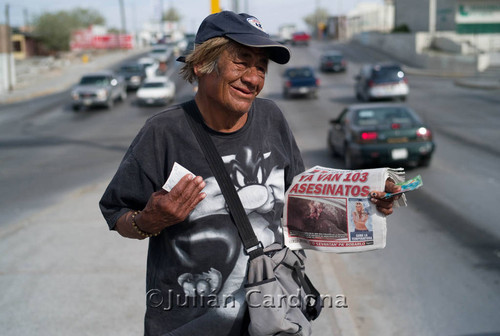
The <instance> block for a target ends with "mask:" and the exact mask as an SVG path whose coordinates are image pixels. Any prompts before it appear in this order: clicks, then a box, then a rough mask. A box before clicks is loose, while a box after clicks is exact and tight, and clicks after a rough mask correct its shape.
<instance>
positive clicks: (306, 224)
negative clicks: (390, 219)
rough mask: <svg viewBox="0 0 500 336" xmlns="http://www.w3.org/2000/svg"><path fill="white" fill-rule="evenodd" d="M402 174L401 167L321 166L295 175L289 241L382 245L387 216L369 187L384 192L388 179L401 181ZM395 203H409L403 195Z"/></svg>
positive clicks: (287, 215)
mask: <svg viewBox="0 0 500 336" xmlns="http://www.w3.org/2000/svg"><path fill="white" fill-rule="evenodd" d="M404 177H405V172H404V169H402V168H398V169H391V168H376V169H365V170H343V169H333V168H326V167H320V166H315V167H313V168H311V169H308V170H306V171H305V172H304V173H302V174H300V175H297V176H296V177H295V178H294V180H293V183H292V185H291V186H290V188H289V189H288V190H287V192H286V194H285V210H284V216H283V233H284V238H285V245H286V246H288V247H289V248H290V249H292V250H298V249H313V250H318V251H324V252H335V253H346V252H361V251H369V250H374V249H382V248H384V247H385V244H386V232H387V229H386V218H385V216H384V215H383V214H382V213H380V212H378V211H377V210H376V207H375V205H374V204H373V203H372V202H370V192H371V191H374V190H376V191H383V190H384V189H385V181H386V180H387V179H388V178H391V179H392V180H393V181H394V182H395V183H396V184H400V185H401V184H402V183H403V182H404ZM395 204H397V205H406V199H405V197H404V194H402V197H401V198H400V199H399V200H398V201H396V203H395Z"/></svg>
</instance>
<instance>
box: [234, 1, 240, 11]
mask: <svg viewBox="0 0 500 336" xmlns="http://www.w3.org/2000/svg"><path fill="white" fill-rule="evenodd" d="M233 12H235V13H239V12H240V2H239V0H233Z"/></svg>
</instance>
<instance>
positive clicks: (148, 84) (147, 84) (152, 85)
mask: <svg viewBox="0 0 500 336" xmlns="http://www.w3.org/2000/svg"><path fill="white" fill-rule="evenodd" d="M136 96H137V104H138V105H167V104H169V103H171V102H172V101H173V100H174V96H175V84H174V82H172V81H171V80H170V79H168V78H167V77H164V76H158V77H155V78H148V79H146V80H145V81H144V83H143V84H142V86H141V87H140V88H139V90H137V93H136Z"/></svg>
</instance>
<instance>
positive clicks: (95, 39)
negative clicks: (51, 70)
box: [70, 28, 134, 50]
mask: <svg viewBox="0 0 500 336" xmlns="http://www.w3.org/2000/svg"><path fill="white" fill-rule="evenodd" d="M133 47H134V43H133V38H132V35H129V34H100V35H97V34H94V33H93V32H92V29H91V28H88V29H82V30H77V31H75V32H74V33H73V35H72V37H71V42H70V48H71V50H83V49H132V48H133Z"/></svg>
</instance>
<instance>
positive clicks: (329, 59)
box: [319, 51, 347, 72]
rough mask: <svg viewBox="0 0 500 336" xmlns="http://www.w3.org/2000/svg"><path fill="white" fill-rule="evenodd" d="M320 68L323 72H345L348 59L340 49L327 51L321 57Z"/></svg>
mask: <svg viewBox="0 0 500 336" xmlns="http://www.w3.org/2000/svg"><path fill="white" fill-rule="evenodd" d="M319 69H320V70H321V71H323V72H327V71H333V72H341V71H342V72H344V71H346V70H347V61H346V59H345V57H344V55H343V54H342V53H341V52H340V51H326V52H325V53H323V54H322V55H321V56H320V58H319Z"/></svg>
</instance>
